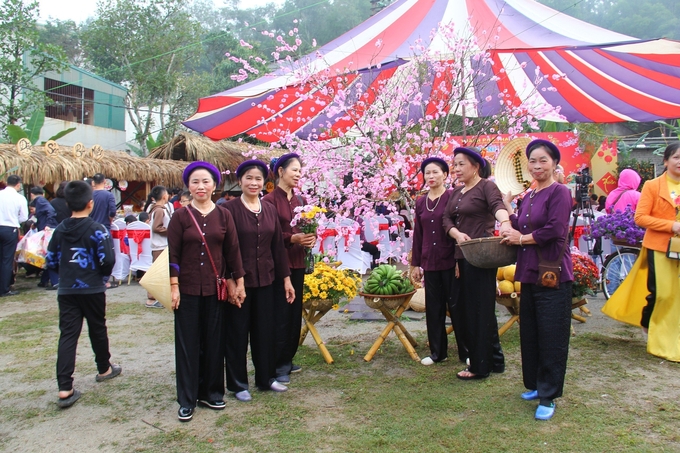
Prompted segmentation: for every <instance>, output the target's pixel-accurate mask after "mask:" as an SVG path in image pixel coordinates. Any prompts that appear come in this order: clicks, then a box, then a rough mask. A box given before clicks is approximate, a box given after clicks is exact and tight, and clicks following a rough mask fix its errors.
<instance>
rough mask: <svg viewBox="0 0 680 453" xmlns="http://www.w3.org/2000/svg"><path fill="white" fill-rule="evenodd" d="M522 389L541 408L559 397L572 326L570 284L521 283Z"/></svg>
mask: <svg viewBox="0 0 680 453" xmlns="http://www.w3.org/2000/svg"><path fill="white" fill-rule="evenodd" d="M519 312H520V316H521V320H520V323H519V336H520V345H521V350H522V377H523V380H524V386H525V387H526V388H527V389H529V390H538V396H539V397H540V400H541V404H542V405H549V404H550V403H552V400H553V399H555V398H559V397H560V396H562V390H563V388H564V375H565V374H566V372H567V356H568V355H569V335H570V327H571V282H566V283H561V284H560V286H559V288H557V289H552V288H543V287H540V286H537V285H533V284H527V283H522V298H521V300H520V308H519Z"/></svg>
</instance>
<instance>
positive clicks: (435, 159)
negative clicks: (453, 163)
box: [420, 157, 450, 175]
mask: <svg viewBox="0 0 680 453" xmlns="http://www.w3.org/2000/svg"><path fill="white" fill-rule="evenodd" d="M430 164H440V165H441V166H443V167H444V169H445V170H444V172H445V173H446V174H447V175H448V174H449V173H450V171H449V164H447V163H446V161H445V160H444V159H441V158H439V157H428V158H427V159H425V160H424V161H423V163H422V164H420V171H421V172H423V174H425V167H427V166H428V165H430Z"/></svg>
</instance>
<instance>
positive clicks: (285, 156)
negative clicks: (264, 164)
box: [272, 153, 300, 178]
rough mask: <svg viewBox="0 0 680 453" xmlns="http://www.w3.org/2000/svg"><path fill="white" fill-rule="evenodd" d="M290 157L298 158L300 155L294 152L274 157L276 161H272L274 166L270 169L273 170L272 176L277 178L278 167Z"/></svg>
mask: <svg viewBox="0 0 680 453" xmlns="http://www.w3.org/2000/svg"><path fill="white" fill-rule="evenodd" d="M290 159H297V160H300V156H299V155H298V154H295V153H288V154H284V155H283V156H281V157H279V158H278V159H276V161H275V162H274V168H272V171H273V172H274V176H276V177H277V178H278V177H279V168H280V167H281V166H282V165H283V164H285V163H286V161H288V160H290Z"/></svg>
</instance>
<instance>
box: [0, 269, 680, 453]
mask: <svg viewBox="0 0 680 453" xmlns="http://www.w3.org/2000/svg"><path fill="white" fill-rule="evenodd" d="M18 286H19V289H20V290H21V291H22V294H20V295H19V296H17V297H15V298H4V299H0V322H2V321H3V320H6V319H8V318H10V317H11V319H20V320H22V321H26V322H27V326H30V329H33V331H29V332H26V333H25V334H24V335H22V336H21V338H22V340H21V341H25V342H29V343H30V342H31V341H35V344H34V345H32V346H31V347H30V349H28V350H29V351H30V354H28V355H27V356H26V357H17V356H15V355H14V354H13V353H12V352H11V350H10V351H9V352H8V351H7V350H5V351H3V350H2V349H4V348H2V349H0V395H2V397H1V398H0V412H3V413H4V415H1V416H0V420H2V423H1V424H0V449H4V451H23V452H43V451H44V452H71V451H94V450H98V451H122V450H117V449H116V448H115V445H117V444H116V442H113V445H114V447H113V448H112V447H111V445H112V439H118V440H119V441H120V442H121V445H134V443H128V442H129V441H130V440H132V439H134V438H136V437H139V438H142V437H148V436H150V435H152V434H154V433H159V432H162V431H171V430H174V429H176V428H177V425H178V422H177V415H176V411H177V405H176V403H175V385H174V382H175V377H174V347H173V318H172V315H171V313H170V312H168V311H166V310H159V309H145V308H144V307H143V306H142V304H143V303H144V300H145V291H144V290H143V288H141V287H140V286H139V285H138V284H137V283H135V282H133V283H132V285H130V286H127V285H123V286H121V287H119V288H115V289H111V290H109V291H108V292H107V302H108V311H109V322H108V325H109V337H110V342H111V353H112V356H113V357H112V361H114V362H116V363H120V364H121V365H122V367H123V377H122V378H121V380H123V382H124V383H125V385H119V386H118V391H121V387H122V391H124V392H126V393H127V394H126V399H127V400H132V401H135V403H134V404H130V405H127V406H126V405H123V406H122V407H121V406H120V405H117V406H116V407H117V408H118V409H117V411H120V412H117V411H111V410H110V408H109V405H110V403H111V402H112V401H114V400H115V399H116V398H117V396H116V394H115V393H113V392H112V391H110V390H109V389H110V388H111V387H109V388H107V387H108V384H110V383H95V379H94V375H95V373H96V368H95V366H94V363H93V357H92V351H91V349H90V345H89V341H88V339H87V335H86V328H84V330H83V334H82V335H81V342H80V344H79V350H78V358H77V364H76V372H75V383H74V386H75V387H76V388H78V389H79V390H80V391H82V392H83V398H82V400H81V401H80V402H78V404H77V405H76V406H74V407H73V408H71V409H68V410H58V409H57V408H56V405H55V401H56V396H57V386H56V379H55V376H54V373H55V371H54V357H56V344H57V338H58V329H57V320H58V311H57V305H56V294H55V292H52V291H44V290H42V289H39V288H35V280H25V279H24V278H23V277H21V278H20V281H19V283H18ZM603 303H604V299H603V297H602V296H599V297H594V298H590V299H589V304H588V306H587V307H588V308H589V309H590V310H591V313H592V316H590V317H588V318H587V322H586V323H579V322H576V321H574V322H573V327H574V335H576V336H578V335H583V334H585V333H589V332H597V333H602V334H608V335H609V334H611V335H623V336H626V337H628V338H629V339H632V340H634V341H633V343H632V344H633V345H634V347H637V348H644V339H643V337H642V332H640V331H639V330H637V329H631V328H626V327H625V326H622V325H621V324H619V323H617V322H615V321H612V320H611V319H609V318H607V317H605V316H604V315H603V314H602V313H601V312H600V308H601V307H602V305H603ZM408 313H409V312H406V313H405V314H406V315H408ZM498 313H499V325H502V324H503V323H504V322H505V320H506V319H507V318H508V315H507V313H506V311H505V309H504V308H503V307H501V306H500V305H499V306H498ZM23 315H25V317H22V316H23ZM43 315H48V316H47V317H46V319H47V320H49V322H46V323H45V322H43V323H39V322H38V323H31V322H30V321H31V317H32V316H33V317H38V318H40V317H43V318H45V317H44V316H43ZM349 316H350V314H348V313H344V312H343V310H342V309H341V310H339V311H331V312H330V313H329V314H328V315H326V316H325V317H324V318H323V319H322V320H321V321H319V322H318V324H317V328H318V330H319V332H320V333H321V336H322V337H323V338H324V339H325V340H326V341H328V342H343V341H359V342H360V343H362V345H364V344H365V345H366V348H368V347H369V346H370V344H371V343H372V342H373V341H374V339H375V338H376V337H377V335H378V333H379V332H380V331H381V330H382V328H383V323H380V322H364V321H351V322H350V321H348V319H349ZM405 324H406V326H407V328H408V329H409V331H410V332H412V333H413V334H418V333H424V332H425V321H424V319H423V320H408V321H405ZM10 327H11V326H10ZM8 328H9V327H8ZM512 329H517V326H516V325H514V326H513V327H512ZM5 332H6V331H5ZM5 332H3V331H0V345H1V344H3V342H7V341H8V336H7V335H6V333H5ZM394 338H395V337H394V336H393V335H390V341H395V340H394ZM13 341H15V342H16V340H13ZM4 344H5V345H9V344H16V343H11V342H10V343H4ZM305 344H306V345H308V346H310V347H315V345H314V343H313V340H312V338H311V336H308V337H307V339H306V342H305ZM20 346H21V347H22V348H25V347H26V344H22V345H20ZM421 349H422V348H421ZM22 350H24V349H22ZM357 353H362V354H363V353H365V352H364V351H361V352H360V351H357ZM45 363H49V366H45ZM570 366H572V365H571V364H570ZM340 372H341V371H340ZM117 379H118V378H117ZM669 379H671V380H672V381H673V382H674V383H675V384H676V385H675V388H676V390H677V389H678V388H680V385H677V384H680V379H678V378H677V376H669ZM111 382H113V381H111ZM646 391H647V390H646V389H643V388H639V389H635V388H632V389H630V392H631V396H630V397H631V398H640V399H641V400H644V398H645V395H644V393H645V392H646ZM679 392H680V391H679ZM678 396H680V395H678ZM159 403H160V404H159ZM235 410H237V411H238V410H239V409H238V408H236V409H235ZM32 414H33V415H32ZM217 417H218V413H214V412H211V411H204V413H202V415H201V418H200V420H194V422H192V423H191V430H192V432H194V433H197V434H199V433H201V431H202V430H206V429H208V427H209V426H213V427H214V421H215V419H216V418H217ZM112 421H115V422H116V423H111V422H112Z"/></svg>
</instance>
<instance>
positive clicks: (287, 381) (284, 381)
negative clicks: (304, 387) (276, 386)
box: [276, 374, 290, 385]
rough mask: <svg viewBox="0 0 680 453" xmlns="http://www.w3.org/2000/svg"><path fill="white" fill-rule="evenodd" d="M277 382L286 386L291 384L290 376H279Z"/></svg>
mask: <svg viewBox="0 0 680 453" xmlns="http://www.w3.org/2000/svg"><path fill="white" fill-rule="evenodd" d="M276 380H277V382H280V383H281V384H284V385H288V384H290V376H288V375H287V374H286V375H284V376H278V377H277V378H276Z"/></svg>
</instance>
